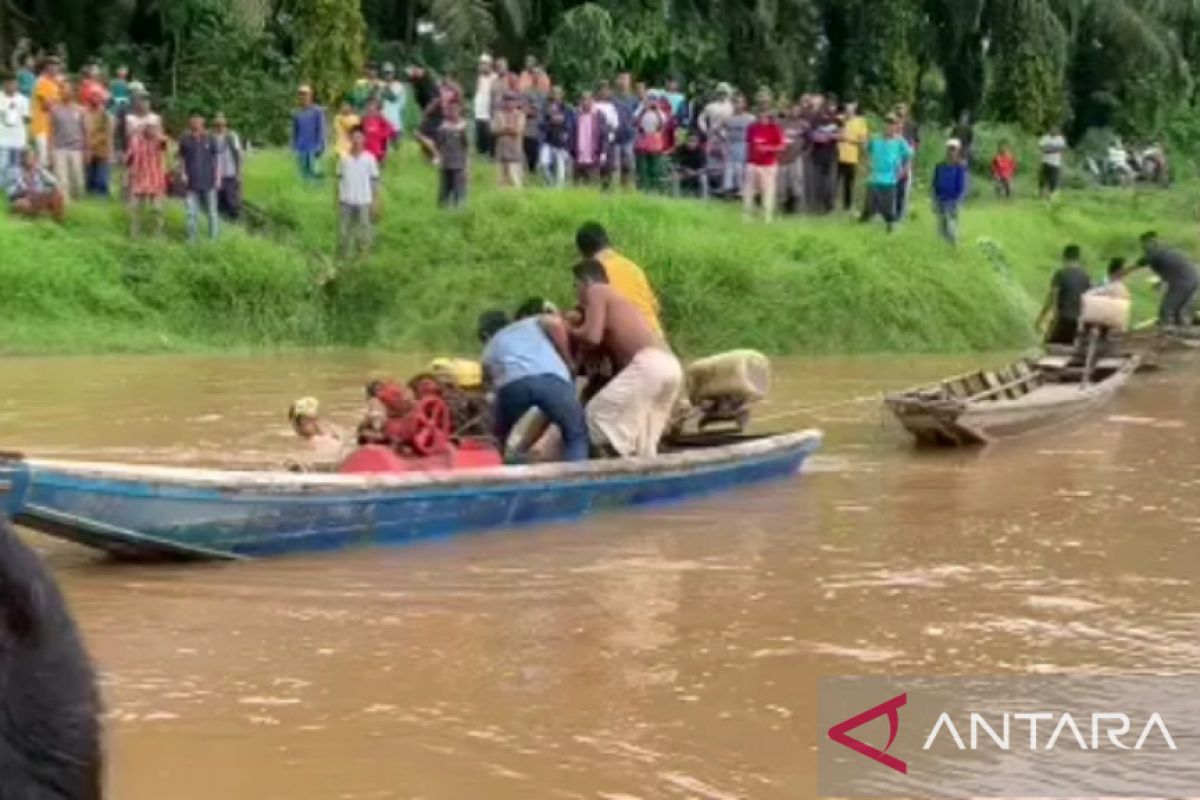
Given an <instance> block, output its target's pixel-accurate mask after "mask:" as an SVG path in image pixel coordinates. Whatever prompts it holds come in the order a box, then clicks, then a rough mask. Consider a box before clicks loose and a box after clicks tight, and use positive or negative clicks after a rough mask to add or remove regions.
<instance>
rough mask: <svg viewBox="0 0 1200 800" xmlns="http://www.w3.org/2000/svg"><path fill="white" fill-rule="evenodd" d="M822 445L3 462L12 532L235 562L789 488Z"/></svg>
mask: <svg viewBox="0 0 1200 800" xmlns="http://www.w3.org/2000/svg"><path fill="white" fill-rule="evenodd" d="M820 443H821V434H820V433H819V432H817V431H803V432H798V433H789V434H783V435H778V436H769V437H764V438H758V439H751V440H745V441H738V442H736V443H733V444H727V445H724V446H717V447H711V448H707V447H706V448H696V449H688V450H684V451H680V452H672V453H667V454H664V455H660V456H658V457H656V458H648V459H620V460H606V461H593V462H588V463H585V464H545V465H537V466H516V467H495V468H488V469H477V470H466V471H457V472H441V473H434V472H424V473H407V474H403V475H330V474H297V473H288V472H228V471H221V470H204V469H185V468H176V467H145V466H128V465H116V464H93V463H81V462H66V461H49V460H41V459H33V458H24V457H21V456H15V455H8V456H0V508H3V510H4V511H5V512H6V513H7V514H8V516H10V517H11V518H13V519H14V520H15V521H16V522H17V523H18V524H21V525H24V526H26V527H29V528H32V529H34V530H37V531H41V532H43V533H46V534H50V535H52V536H57V537H60V538H63V539H68V540H70V541H73V542H77V543H79V544H83V545H86V546H89V547H93V548H97V549H100V550H104V551H107V552H109V553H112V554H114V555H117V556H119V557H125V558H183V559H242V558H250V557H255V556H273V555H281V554H285V553H294V552H303V551H319V550H331V549H337V548H343V547H351V546H356V545H368V544H390V543H402V542H406V541H410V540H413V539H418V538H422V537H431V536H446V535H450V534H456V533H461V532H467V531H477V530H485V529H489V528H499V527H512V526H520V525H525V524H528V523H537V522H547V521H553V520H565V519H572V518H576V517H580V516H584V515H587V514H590V513H593V512H596V511H602V510H605V509H611V508H618V507H624V506H643V505H650V504H656V503H665V502H671V501H678V500H681V499H684V498H687V497H693V496H698V495H705V494H710V493H713V492H716V491H723V490H727V489H732V488H734V487H737V486H741V485H744V484H749V483H755V482H758V481H764V480H768V479H772V478H781V477H784V476H787V475H791V474H793V473H795V472H796V471H798V470H799V469H800V466H801V464H802V463H803V462H804V459H805V458H807V457H808V456H809V455H810V454H812V453H813V451H815V450H816V449H817V448H818V447H819V446H820Z"/></svg>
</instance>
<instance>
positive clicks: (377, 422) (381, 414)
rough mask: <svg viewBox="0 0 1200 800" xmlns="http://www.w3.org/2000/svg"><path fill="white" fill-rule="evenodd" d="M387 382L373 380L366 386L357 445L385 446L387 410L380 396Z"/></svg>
mask: <svg viewBox="0 0 1200 800" xmlns="http://www.w3.org/2000/svg"><path fill="white" fill-rule="evenodd" d="M386 384H387V381H381V380H374V381H371V382H370V383H368V384H367V390H366V395H367V398H366V402H367V404H366V408H365V410H364V411H363V418H362V421H361V422H359V423H358V431H357V439H358V443H359V444H386V443H387V433H386V432H385V431H384V426H385V425H386V424H387V419H388V409H387V406H386V405H385V404H384V402H383V400H382V399H380V395H381V394H383V392H384V387H385V386H386Z"/></svg>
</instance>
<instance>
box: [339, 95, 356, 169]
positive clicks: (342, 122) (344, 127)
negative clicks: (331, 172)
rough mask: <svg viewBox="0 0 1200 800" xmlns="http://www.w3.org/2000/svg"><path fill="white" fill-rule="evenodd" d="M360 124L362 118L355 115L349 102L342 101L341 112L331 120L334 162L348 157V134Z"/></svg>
mask: <svg viewBox="0 0 1200 800" xmlns="http://www.w3.org/2000/svg"><path fill="white" fill-rule="evenodd" d="M361 122H362V118H361V117H360V116H359V115H358V114H357V113H355V111H354V106H352V105H351V104H350V102H349V101H343V102H342V107H341V110H339V111H338V115H337V116H336V117H334V118H333V134H334V148H333V149H334V156H333V157H334V160H335V161H336V160H337V158H338V157H339V156H344V155H349V153H350V134H351V132H353V130H354V129H355V128H357V127H358V126H359V124H360V123H361Z"/></svg>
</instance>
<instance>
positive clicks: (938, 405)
mask: <svg viewBox="0 0 1200 800" xmlns="http://www.w3.org/2000/svg"><path fill="white" fill-rule="evenodd" d="M1121 360H1123V361H1124V362H1125V363H1124V364H1122V365H1121V367H1120V369H1117V370H1114V371H1113V372H1112V373H1111V374H1110V375H1108V376H1107V377H1105V378H1104V379H1103V380H1099V381H1096V382H1094V383H1088V384H1084V383H1083V382H1080V383H1078V387H1079V394H1078V395H1077V396H1076V397H1071V398H1065V399H1063V400H1057V401H1052V402H1042V403H1030V402H1028V399H1029V398H1030V397H1033V396H1035V395H1036V394H1037V392H1038V389H1041V388H1044V387H1045V386H1053V385H1055V384H1043V385H1042V386H1039V387H1036V388H1034V389H1032V390H1030V391H1029V392H1028V393H1027V394H1024V395H1022V396H1020V397H996V395H997V394H998V393H999V392H1001V391H1003V390H1005V389H1006V388H1008V387H1007V386H1001V387H996V388H993V389H989V390H987V391H986V392H982V393H979V394H977V395H974V396H971V397H944V396H941V397H923V396H922V393H929V394H932V393H933V392H934V391H935V390H940V389H941V388H942V387H943V386H945V385H946V384H948V383H953V382H955V381H958V380H961V379H962V378H961V377H959V378H947V379H946V380H943V381H940V382H938V383H929V384H925V385H924V386H923V387H918V388H913V389H906V390H903V391H900V392H892V393H889V394H887V395H885V396H884V403H885V404H886V405H887V406H888V407H889V408H890V409H892V411H893V412H895V413H898V414H899V413H914V412H917V413H919V412H930V413H932V412H947V413H949V412H954V411H958V412H960V413H963V414H967V413H975V412H979V413H990V412H1002V411H1012V410H1023V409H1037V408H1055V407H1058V406H1064V405H1075V404H1078V403H1080V402H1083V401H1086V400H1090V399H1093V398H1095V397H1097V396H1102V395H1103V394H1105V393H1107V392H1110V391H1116V389H1118V388H1120V387H1121V386H1122V385H1124V382H1125V381H1126V380H1128V379H1129V377H1130V376H1131V375H1133V373H1134V372H1136V371H1137V368H1138V367H1139V366H1140V365H1141V361H1142V358H1141V356H1140V355H1137V354H1130V355H1127V356H1122V357H1121ZM1013 363H1018V362H1013ZM981 372H982V370H981ZM970 374H971V375H975V374H978V373H970ZM1023 380H1024V379H1023Z"/></svg>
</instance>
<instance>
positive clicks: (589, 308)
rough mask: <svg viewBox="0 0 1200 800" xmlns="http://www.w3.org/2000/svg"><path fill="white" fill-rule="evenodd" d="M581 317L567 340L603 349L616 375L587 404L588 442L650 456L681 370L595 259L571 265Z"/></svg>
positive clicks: (668, 413) (672, 404)
mask: <svg viewBox="0 0 1200 800" xmlns="http://www.w3.org/2000/svg"><path fill="white" fill-rule="evenodd" d="M575 288H576V291H577V292H578V296H579V306H580V308H581V309H582V311H583V319H582V320H580V321H579V322H578V323H576V324H572V325H571V326H570V328H569V333H570V335H571V338H572V339H574V340H575V341H577V342H579V343H580V344H581V345H582V346H583V347H585V348H591V349H596V350H599V351H601V353H603V354H604V355H605V356H607V357H608V358H609V359H610V360H611V362H612V365H613V371H614V373H615V374H614V376H613V379H612V380H611V381H609V383H608V384H607V385H606V386H605V387H604V388H603V389H601V390H600V392H599V393H597V394H596V396H595V397H593V398H592V399H591V401H590V402H589V403H588V404H587V408H586V409H585V413H586V416H587V426H588V435H589V436H590V437H591V440H592V443H593V444H594V445H598V446H608V447H611V448H612V449H613V450H615V451H616V452H617V454H618V455H621V456H626V457H628V456H653V455H656V454H657V453H658V442H659V440H660V439H661V438H662V434H663V430H664V429H665V428H666V427H667V424H668V423H669V422H670V419H671V411H672V409H673V408H674V407H675V400H676V398H677V397H678V395H679V392H680V389H681V388H682V386H683V368H682V367H681V366H680V364H679V360H678V359H676V358H675V356H674V355H673V354H672V353H671V351H670V349H669V348H668V347H667V345H666V344H665V343H664V342H663V339H662V337H661V336H660V335H659V334H658V333H657V332H655V330H654V329H653V328H652V327H651V325H650V323H649V322H648V321H647V319H646V317H645V315H644V314H643V313H642V312H641V311H640V310H639V309H638V308H637V307H636V306H635V305H634V304H633V303H631V302H630V301H629V300H627V299H625V298H624V297H623V296H622V295H621V294H619V293H618V292H617V291H616V290H615V289H614V288H613V287H612V286H610V285H609V284H608V277H607V275H606V273H605V270H604V265H603V264H601V263H600V262H599V261H596V260H595V259H588V260H586V261H582V262H580V263H579V264H577V265H576V266H575Z"/></svg>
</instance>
